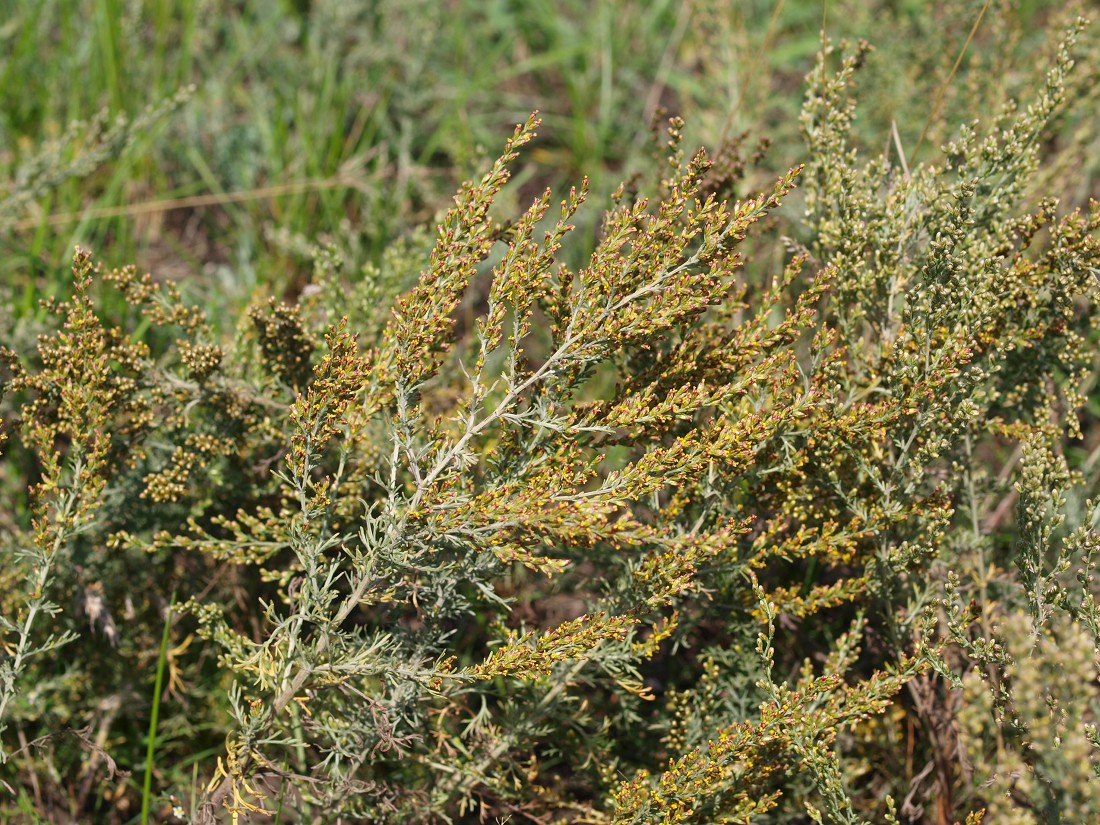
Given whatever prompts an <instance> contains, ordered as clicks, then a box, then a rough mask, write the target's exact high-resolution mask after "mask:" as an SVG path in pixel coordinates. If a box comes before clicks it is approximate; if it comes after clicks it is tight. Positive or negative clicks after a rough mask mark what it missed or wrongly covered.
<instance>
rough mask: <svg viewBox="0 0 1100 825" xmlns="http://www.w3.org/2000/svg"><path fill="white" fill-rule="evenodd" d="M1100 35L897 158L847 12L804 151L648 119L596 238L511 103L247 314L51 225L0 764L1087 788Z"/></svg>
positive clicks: (106, 810)
mask: <svg viewBox="0 0 1100 825" xmlns="http://www.w3.org/2000/svg"><path fill="white" fill-rule="evenodd" d="M1089 36H1090V35H1089V30H1088V28H1087V24H1086V23H1085V22H1084V21H1078V22H1076V23H1073V24H1072V25H1070V27H1069V28H1068V30H1065V31H1061V32H1057V33H1055V34H1054V35H1053V36H1052V40H1051V43H1050V48H1049V61H1048V65H1047V67H1046V69H1045V73H1044V74H1042V76H1041V77H1040V78H1038V80H1037V82H1036V83H1035V84H1034V87H1033V88H1032V89H1031V90H1030V91H1029V92H1028V94H1029V95H1030V96H1029V97H1025V98H1023V99H1022V100H1020V101H1019V102H1016V101H1014V100H1011V99H1010V100H1009V101H1008V102H1006V103H1005V105H1004V106H1003V107H1002V108H1001V109H1000V110H991V112H990V114H989V116H987V117H985V118H983V119H979V120H975V121H973V122H970V123H966V124H964V125H962V126H961V127H960V128H959V129H958V132H957V134H956V135H955V137H954V138H953V139H952V140H950V142H948V143H947V144H946V145H945V146H944V147H943V151H942V153H941V154H939V155H938V156H937V157H936V158H935V160H930V161H922V162H912V163H910V162H909V160H910V159H907V158H905V157H904V155H902V154H901V153H900V149H901V144H900V138H898V135H897V132H896V130H895V131H894V134H893V138H892V140H891V144H890V150H889V151H887V152H886V153H882V152H881V151H878V152H867V151H866V150H865V149H864V148H863V147H862V145H861V141H860V140H859V137H858V135H857V134H856V131H855V128H854V123H853V121H854V115H855V99H854V91H853V90H854V86H855V81H856V80H857V78H858V77H859V76H860V75H859V73H860V70H861V68H862V67H863V66H864V65H865V62H866V60H867V59H868V49H869V47H868V45H867V44H865V43H863V42H857V43H844V44H840V45H839V46H837V47H836V48H835V49H834V48H833V47H832V46H831V45H829V44H827V43H826V44H825V45H823V46H822V48H821V51H820V53H819V55H818V58H817V62H816V65H815V66H814V68H813V69H812V71H811V72H810V74H809V75H808V76H807V80H806V82H807V88H806V91H805V98H804V105H803V107H802V112H801V118H800V120H799V125H800V130H801V136H802V138H803V141H804V148H803V149H802V150H800V152H799V155H798V156H797V157H795V158H792V160H797V159H798V158H799V157H800V158H804V162H803V163H802V164H800V165H798V166H796V167H794V168H792V169H790V171H788V172H786V173H783V174H781V175H779V176H777V178H776V179H775V180H774V181H773V182H772V183H770V184H769V185H768V186H767V187H765V188H763V190H762V191H761V192H760V193H751V192H747V191H746V185H745V176H746V175H747V174H749V169H750V168H751V167H752V166H753V163H754V162H756V161H758V160H759V158H757V159H756V161H754V159H753V158H752V157H749V155H750V154H751V152H752V151H754V150H748V149H746V146H747V144H746V140H745V139H744V138H735V139H727V140H725V141H723V142H722V143H721V144H720V145H719V146H718V147H717V148H716V149H715V151H714V152H713V153H711V154H712V155H713V157H712V156H711V154H708V153H707V152H706V151H704V150H698V151H695V152H690V153H688V152H685V150H684V134H683V132H684V128H685V126H684V122H683V121H682V120H681V119H680V118H678V117H673V118H671V119H669V120H668V121H667V124H666V127H665V129H664V132H663V134H662V136H661V137H660V141H661V146H660V152H659V157H658V158H657V159H656V160H655V161H654V162H653V164H651V166H650V167H649V168H648V170H647V171H645V172H643V173H640V174H638V175H636V176H634V177H633V178H631V180H630V181H629V182H628V183H627V184H624V185H623V186H621V187H620V188H619V189H618V190H617V191H616V192H615V193H614V194H613V195H612V196H611V204H610V208H609V209H607V210H606V211H603V210H602V209H600V208H597V209H596V210H595V212H596V214H597V215H599V214H602V220H599V221H597V222H596V223H595V225H594V229H593V231H592V232H591V233H590V234H591V237H578V236H582V235H584V230H582V229H578V228H577V227H578V225H582V226H583V225H593V224H584V223H583V221H582V220H581V218H580V217H579V216H580V215H583V214H584V213H585V211H586V210H591V209H592V205H590V204H588V203H586V201H587V200H588V199H589V194H590V193H589V186H588V182H587V181H585V182H583V183H580V184H579V185H578V186H577V187H575V188H573V189H571V190H569V191H568V194H566V195H565V197H564V198H560V199H555V196H554V194H553V191H552V190H551V189H549V188H548V189H546V190H545V191H544V192H536V193H535V194H534V195H533V197H531V198H530V203H529V205H528V206H527V207H526V209H525V210H522V211H518V212H513V211H512V210H511V204H512V203H514V202H515V201H514V198H512V196H509V195H507V194H506V193H507V192H508V191H509V189H508V185H509V181H510V178H511V176H512V171H513V169H514V168H515V166H516V164H517V162H518V159H519V158H520V157H521V156H522V154H523V153H524V152H525V151H530V147H529V144H531V142H532V141H533V140H534V139H535V135H536V130H537V129H538V128H539V125H540V124H539V121H538V119H537V117H536V116H532V117H531V119H529V120H528V121H527V122H526V123H524V124H521V125H520V126H518V127H516V129H515V132H514V134H513V135H512V137H511V139H510V140H509V141H508V142H507V144H506V146H505V150H504V152H503V154H502V155H501V157H500V158H499V159H498V160H497V161H496V162H495V163H493V164H492V165H491V167H490V168H489V170H488V172H486V173H484V174H483V175H482V176H479V177H477V178H475V179H474V181H473V182H471V183H467V184H465V185H463V187H462V188H461V189H460V191H459V192H458V194H457V195H456V196H455V198H454V200H453V205H452V206H451V208H450V209H449V210H448V211H447V212H446V213H445V214H443V215H442V217H441V218H440V219H439V221H438V222H437V226H436V228H435V231H434V233H432V234H429V233H426V232H424V231H423V230H420V231H410V232H408V233H407V234H406V235H405V236H404V238H403V239H402V240H400V241H397V242H393V243H392V244H389V245H388V247H387V249H386V251H385V253H384V254H382V255H381V256H380V257H379V259H378V260H377V261H374V262H371V263H362V262H360V261H357V260H353V261H351V262H349V260H348V255H349V247H347V246H345V247H341V245H340V244H339V243H335V242H334V243H331V244H328V245H326V246H318V247H315V248H312V249H311V250H310V251H309V255H310V257H311V258H312V259H313V266H314V269H313V272H312V274H311V275H310V277H309V283H308V284H307V285H306V286H305V287H304V288H302V289H301V290H300V291H299V292H298V293H297V294H295V296H294V300H292V301H283V300H280V299H278V298H274V297H271V295H270V292H269V291H268V290H266V289H264V288H258V289H257V290H256V292H255V295H254V296H253V297H252V299H251V300H250V302H249V305H248V307H247V309H246V311H244V312H242V313H240V317H239V321H238V322H237V323H236V326H235V328H231V329H225V328H224V326H225V325H224V324H223V319H222V318H220V317H218V318H215V317H213V316H214V315H215V314H216V313H215V312H213V311H208V310H207V309H206V308H204V307H203V306H200V305H196V304H194V302H193V301H191V300H189V299H188V298H186V297H185V295H184V293H183V292H182V291H181V288H180V287H179V286H178V285H177V284H175V283H174V282H173V281H171V280H165V279H161V278H158V277H156V274H155V273H153V274H152V275H142V274H140V270H138V269H137V268H135V267H124V268H121V269H110V268H108V267H105V266H102V265H101V264H99V263H98V262H97V261H96V259H95V257H94V256H93V254H92V253H91V252H89V251H87V250H86V249H83V248H77V250H76V253H75V255H74V256H73V260H72V273H73V277H72V279H71V283H70V284H69V285H68V287H67V289H66V290H65V294H63V295H61V296H58V297H56V298H52V299H47V300H45V301H44V304H43V306H44V312H43V313H42V314H41V315H38V316H34V315H24V316H18V317H17V316H15V315H12V316H10V321H11V322H10V324H7V325H6V326H5V327H4V328H0V335H2V336H3V337H2V339H0V340H2V342H3V343H4V344H5V346H4V347H3V349H2V351H0V352H2V355H3V365H4V366H3V373H2V378H3V384H2V390H3V395H2V400H0V415H2V417H3V420H4V425H3V430H2V431H0V433H2V435H3V436H4V438H5V442H4V444H3V445H2V449H3V451H4V453H3V454H4V460H5V475H4V487H3V489H4V493H5V496H6V497H7V502H8V503H6V504H5V510H6V512H4V513H0V518H2V519H3V522H2V523H3V525H4V527H5V535H4V537H3V538H2V539H0V542H2V543H0V558H3V559H4V560H5V563H4V564H3V565H2V566H0V585H2V586H0V734H2V737H0V811H3V812H4V814H5V816H10V817H13V818H15V817H25V818H26V819H27V820H28V821H35V820H41V821H67V819H68V818H77V819H81V818H87V819H89V820H95V821H104V822H112V821H120V822H121V821H128V820H130V819H132V818H133V817H135V816H136V815H137V812H138V809H139V807H142V806H144V810H143V811H142V814H141V816H142V818H146V817H147V816H150V815H151V816H152V817H153V818H154V819H156V820H161V821H172V822H184V821H186V822H191V821H193V822H199V823H210V822H214V821H223V820H231V821H234V822H236V821H260V820H261V819H262V818H263V817H264V815H265V814H271V815H274V816H277V817H278V819H279V821H309V822H314V821H316V822H329V821H368V822H394V823H404V822H416V821H426V822H427V821H432V822H434V821H456V822H466V821H468V822H474V821H507V820H509V819H511V820H512V821H532V822H549V821H571V822H600V823H604V822H606V823H648V822H700V823H711V822H761V823H764V822H768V823H772V822H774V823H783V822H792V823H793V822H804V821H806V819H807V817H808V818H809V819H810V820H812V821H815V822H841V823H856V822H865V821H873V822H879V821H888V822H936V823H941V822H956V821H967V822H978V821H981V820H982V817H983V815H984V816H985V817H986V821H990V822H1000V821H1013V822H1037V823H1038V822H1049V821H1075V822H1085V821H1090V820H1091V819H1093V818H1095V817H1097V816H1098V815H1100V793H1098V792H1097V788H1098V787H1100V784H1098V780H1097V778H1096V776H1097V775H1098V774H1100V759H1098V756H1100V751H1098V750H1097V749H1098V748H1100V734H1098V732H1097V727H1096V719H1095V713H1094V707H1095V701H1096V699H1097V698H1098V697H1097V687H1096V686H1097V676H1098V675H1100V654H1098V653H1097V650H1100V607H1098V605H1097V603H1096V583H1095V581H1094V578H1093V577H1094V568H1095V565H1096V563H1097V561H1098V560H1097V559H1096V558H1095V554H1096V551H1097V549H1098V548H1100V533H1098V532H1097V529H1098V525H1100V510H1098V508H1097V506H1096V505H1094V504H1093V503H1091V502H1086V501H1084V499H1085V498H1086V497H1087V496H1088V494H1089V493H1090V492H1091V491H1092V490H1093V488H1094V487H1095V483H1096V478H1097V476H1096V470H1095V467H1094V465H1095V463H1096V461H1095V458H1096V455H1097V453H1092V454H1088V453H1087V452H1086V453H1085V455H1084V456H1082V455H1081V453H1082V447H1084V448H1085V450H1086V451H1087V450H1088V449H1091V448H1092V447H1094V446H1095V442H1096V440H1097V431H1096V429H1095V423H1094V419H1093V418H1092V414H1091V412H1090V407H1089V398H1088V391H1089V390H1090V389H1091V388H1092V384H1093V383H1094V381H1095V376H1096V370H1097V364H1098V360H1097V357H1096V355H1097V353H1096V341H1097V333H1098V330H1097V322H1098V320H1100V319H1098V315H1097V300H1098V297H1100V295H1098V282H1097V278H1098V276H1100V205H1098V204H1096V203H1093V204H1091V206H1090V207H1089V208H1086V209H1077V208H1074V207H1073V206H1072V205H1071V206H1070V207H1067V206H1065V205H1064V204H1060V203H1059V201H1058V199H1057V198H1056V197H1055V195H1057V194H1060V193H1061V190H1060V189H1058V188H1057V186H1056V185H1055V183H1054V182H1053V181H1052V179H1051V177H1050V175H1049V174H1048V173H1049V171H1050V170H1051V169H1058V168H1062V167H1060V166H1059V162H1060V158H1064V157H1070V156H1074V155H1073V154H1072V153H1073V152H1076V151H1079V150H1080V146H1079V145H1078V144H1076V143H1075V142H1074V141H1073V140H1069V139H1067V138H1066V135H1067V134H1070V133H1072V128H1071V127H1072V122H1073V118H1074V117H1078V116H1079V115H1077V114H1075V111H1076V110H1075V109H1074V106H1075V105H1079V104H1080V103H1081V101H1082V99H1083V97H1084V95H1085V92H1084V91H1083V90H1085V89H1087V88H1089V87H1090V84H1091V80H1092V78H1091V77H1090V76H1089V74H1088V71H1089V70H1088V67H1087V66H1086V67H1085V72H1084V73H1082V72H1081V68H1082V67H1081V66H1080V65H1078V64H1079V63H1081V62H1084V61H1079V58H1080V57H1081V56H1082V55H1083V54H1086V53H1088V50H1089V49H1090V48H1091V47H1090V45H1089V44H1090V42H1091V41H1089V40H1088V37H1089ZM976 88H977V91H978V92H981V91H982V87H981V86H980V84H976ZM178 105H184V103H183V99H182V98H173V99H172V100H171V102H170V104H168V105H167V106H165V107H163V108H164V110H165V111H161V110H157V111H151V112H149V113H148V114H147V115H146V116H145V117H147V118H149V119H153V118H157V117H162V116H164V115H165V114H166V111H167V110H170V109H172V108H174V107H176V106H178ZM142 122H143V123H144V122H146V121H142ZM1067 124H1070V125H1067ZM119 129H120V130H122V131H121V132H120V133H119V134H122V133H123V132H125V131H126V129H125V128H124V127H123V126H120V127H119ZM111 139H112V140H114V139H115V138H111ZM104 140H105V142H109V141H108V140H107V139H106V138H105V139H104ZM118 140H121V138H118ZM1063 141H1064V146H1063ZM1062 149H1065V152H1066V153H1067V154H1061V150H1062ZM44 163H45V161H44ZM47 165H48V164H47ZM51 168H53V169H54V174H55V178H56V180H68V179H70V178H71V177H72V176H74V175H78V174H83V171H82V170H81V169H74V168H73V167H71V166H66V165H65V164H64V163H61V165H57V164H55V165H54V166H53V167H51ZM43 169H46V166H43ZM55 178H51V177H50V175H49V174H47V171H43V172H42V174H41V175H39V176H38V177H30V178H28V179H27V180H28V181H30V182H31V183H28V184H27V187H25V188H24V189H23V190H20V192H21V193H22V194H20V193H16V194H15V195H12V196H11V197H9V199H8V200H6V201H0V220H3V219H4V216H5V214H6V212H5V211H4V210H5V209H10V210H18V209H19V208H23V207H22V206H21V204H22V205H23V206H25V203H26V202H30V201H33V199H34V198H35V197H38V196H39V194H40V189H33V188H31V187H32V184H33V186H34V187H40V188H42V189H48V188H49V187H50V186H51V185H53V184H51V183H50V181H52V180H54V179H55ZM18 198H22V200H18ZM795 198H800V203H801V206H802V209H801V210H796V209H793V208H791V207H790V205H787V206H784V203H785V202H787V201H791V200H794V199H795ZM596 206H597V207H601V206H603V205H602V204H597V205H596ZM799 211H801V214H798V213H799ZM282 243H284V244H286V245H288V246H294V245H295V244H300V243H305V241H303V240H302V239H301V238H297V239H295V238H286V237H284V238H283V239H282ZM351 252H354V250H351ZM223 310H224V307H217V312H218V313H221V312H222V311H223ZM1013 516H1014V517H1013ZM150 716H152V720H150ZM150 721H152V724H150Z"/></svg>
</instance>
